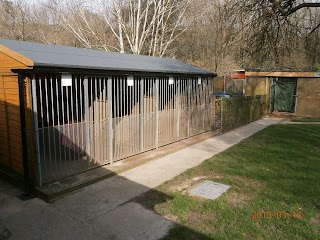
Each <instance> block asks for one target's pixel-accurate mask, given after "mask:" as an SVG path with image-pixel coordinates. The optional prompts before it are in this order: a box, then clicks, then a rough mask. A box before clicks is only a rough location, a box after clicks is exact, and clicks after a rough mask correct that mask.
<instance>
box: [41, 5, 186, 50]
mask: <svg viewBox="0 0 320 240" xmlns="http://www.w3.org/2000/svg"><path fill="white" fill-rule="evenodd" d="M44 4H45V6H47V7H48V8H49V9H50V10H52V12H53V13H54V14H55V15H56V16H57V19H59V24H60V25H61V26H63V27H64V28H65V29H67V30H69V31H70V32H72V33H73V34H74V36H75V37H76V38H77V39H78V40H79V42H80V43H81V44H82V45H83V46H84V47H86V48H98V49H104V50H107V51H108V50H116V51H120V52H125V51H130V52H132V53H134V54H141V53H145V54H148V55H152V56H164V55H165V53H166V52H167V50H168V47H169V46H170V44H171V43H172V42H173V41H174V40H175V39H176V38H177V37H178V36H179V35H180V34H181V33H182V32H183V31H185V30H186V28H187V26H185V25H183V17H184V13H185V10H186V7H187V4H188V1H187V0H184V1H181V0H126V1H121V0H114V1H112V2H110V1H107V0H92V1H84V0H77V1H72V2H70V1H66V0H55V1H48V2H46V3H44ZM110 39H111V41H110ZM115 41H116V44H115V45H113V44H112V43H114V42H115Z"/></svg>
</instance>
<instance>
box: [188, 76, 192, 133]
mask: <svg viewBox="0 0 320 240" xmlns="http://www.w3.org/2000/svg"><path fill="white" fill-rule="evenodd" d="M191 83H192V79H188V82H187V87H188V94H187V97H188V129H187V136H188V138H190V135H191V133H190V124H191Z"/></svg>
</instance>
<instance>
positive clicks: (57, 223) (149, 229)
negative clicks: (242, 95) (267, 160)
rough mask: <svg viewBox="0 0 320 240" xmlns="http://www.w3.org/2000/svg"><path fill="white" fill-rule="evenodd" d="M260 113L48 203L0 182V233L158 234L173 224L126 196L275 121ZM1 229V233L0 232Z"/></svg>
mask: <svg viewBox="0 0 320 240" xmlns="http://www.w3.org/2000/svg"><path fill="white" fill-rule="evenodd" d="M280 121H281V119H274V118H265V119H262V120H259V121H256V122H254V123H251V124H248V125H246V126H244V127H241V128H238V129H236V130H234V131H231V132H228V133H226V134H223V135H220V136H217V137H214V138H210V139H207V140H205V141H203V142H200V143H198V144H195V145H192V146H189V147H187V148H185V149H182V150H180V151H178V152H175V153H173V154H170V155H167V156H165V157H162V158H160V159H156V160H153V161H151V162H149V163H146V164H144V165H142V166H139V167H137V168H134V169H132V170H129V171H127V172H124V173H121V174H119V175H116V176H114V177H111V178H109V179H106V180H103V181H101V182H99V183H97V184H94V185H91V186H88V187H86V188H84V189H82V190H80V191H79V192H76V193H74V194H72V195H69V196H67V197H65V198H63V199H60V200H58V201H56V202H55V203H53V204H48V203H45V202H43V201H41V200H39V199H32V200H28V201H25V202H23V201H21V200H19V199H17V198H15V197H14V196H15V195H18V194H19V190H16V189H12V188H11V187H9V186H7V185H5V184H3V183H0V239H1V240H2V239H5V237H3V238H1V234H2V235H3V236H8V235H11V237H10V238H9V239H139V240H140V239H158V238H161V237H163V236H164V235H165V234H166V233H167V231H168V230H169V229H170V228H171V227H172V226H173V225H174V223H173V222H171V221H169V220H168V219H166V218H163V217H162V216H159V215H156V214H154V213H153V212H152V211H149V210H147V209H145V208H143V207H142V206H140V205H139V204H137V203H134V202H131V201H130V200H132V199H133V198H134V197H137V196H139V195H141V194H143V193H145V192H146V191H148V190H150V189H153V188H155V187H157V186H158V185H160V184H162V183H164V182H165V181H168V180H170V179H172V178H174V177H175V176H177V175H179V174H181V173H182V172H184V171H186V170H187V169H189V168H192V167H195V166H197V165H199V164H200V163H202V162H203V161H204V160H206V159H208V158H210V157H212V156H214V155H216V154H218V153H220V152H222V151H224V150H226V149H227V148H229V147H231V146H233V145H235V144H237V143H239V142H240V141H242V140H243V139H245V138H247V137H249V136H251V135H253V134H254V133H256V132H258V131H260V130H262V129H264V128H266V127H268V126H270V125H272V124H276V123H279V122H280ZM1 232H2V233H1Z"/></svg>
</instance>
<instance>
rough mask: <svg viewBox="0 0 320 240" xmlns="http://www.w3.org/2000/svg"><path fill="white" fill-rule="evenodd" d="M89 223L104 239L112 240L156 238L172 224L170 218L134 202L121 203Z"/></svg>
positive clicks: (164, 232) (163, 234)
mask: <svg viewBox="0 0 320 240" xmlns="http://www.w3.org/2000/svg"><path fill="white" fill-rule="evenodd" d="M89 223H90V225H93V226H95V227H96V228H98V229H99V230H100V232H101V233H103V235H104V236H105V237H106V239H114V240H141V239H144V240H156V239H160V238H162V237H164V236H165V234H166V233H167V232H168V231H169V229H170V228H172V226H174V223H173V222H171V221H170V220H168V219H166V218H163V217H162V216H160V215H157V214H154V212H152V211H150V210H147V209H145V208H144V207H142V206H141V205H140V204H138V203H134V202H130V203H126V204H124V205H121V206H119V207H117V208H115V209H114V210H112V211H110V212H109V213H108V214H104V215H102V216H100V217H98V218H96V219H94V220H92V221H90V222H89Z"/></svg>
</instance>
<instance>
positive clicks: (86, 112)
mask: <svg viewBox="0 0 320 240" xmlns="http://www.w3.org/2000/svg"><path fill="white" fill-rule="evenodd" d="M83 84H84V96H83V97H84V118H85V120H84V122H85V125H86V154H87V155H88V165H89V166H90V161H91V139H90V124H89V121H90V117H89V115H90V110H89V101H90V100H89V80H88V77H85V78H84V81H83Z"/></svg>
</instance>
